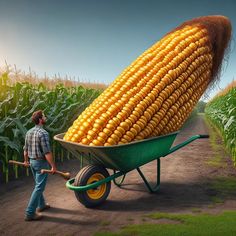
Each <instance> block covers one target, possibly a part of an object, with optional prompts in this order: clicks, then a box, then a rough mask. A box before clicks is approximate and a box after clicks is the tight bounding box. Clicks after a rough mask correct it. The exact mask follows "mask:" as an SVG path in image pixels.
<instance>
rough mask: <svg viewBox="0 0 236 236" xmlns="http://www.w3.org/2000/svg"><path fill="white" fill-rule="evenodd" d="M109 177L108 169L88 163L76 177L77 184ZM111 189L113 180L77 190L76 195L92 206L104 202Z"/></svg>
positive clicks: (83, 184)
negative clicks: (91, 187)
mask: <svg viewBox="0 0 236 236" xmlns="http://www.w3.org/2000/svg"><path fill="white" fill-rule="evenodd" d="M107 177H109V173H108V171H107V170H106V169H105V168H104V167H102V166H96V165H88V166H86V167H84V168H82V169H81V170H80V171H79V173H78V174H77V175H76V177H75V182H74V185H75V186H85V185H88V184H92V183H95V182H97V181H99V180H102V179H105V178H107ZM110 190H111V182H110V181H109V182H107V183H104V184H102V185H100V186H98V187H96V188H94V189H89V190H87V191H82V192H76V191H75V196H76V198H77V199H78V201H79V202H80V203H82V204H83V205H84V206H85V207H88V208H92V207H95V206H98V205H100V204H101V203H103V202H104V201H105V200H106V199H107V197H108V195H109V193H110Z"/></svg>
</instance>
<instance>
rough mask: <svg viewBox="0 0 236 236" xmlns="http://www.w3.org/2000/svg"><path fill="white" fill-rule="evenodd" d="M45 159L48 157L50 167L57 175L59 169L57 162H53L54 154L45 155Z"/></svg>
mask: <svg viewBox="0 0 236 236" xmlns="http://www.w3.org/2000/svg"><path fill="white" fill-rule="evenodd" d="M45 157H46V160H47V162H48V163H49V164H50V166H51V168H52V169H51V171H52V172H53V173H55V171H56V170H57V168H56V165H55V162H54V161H53V156H52V153H51V152H48V153H47V154H46V155H45Z"/></svg>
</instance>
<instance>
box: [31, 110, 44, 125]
mask: <svg viewBox="0 0 236 236" xmlns="http://www.w3.org/2000/svg"><path fill="white" fill-rule="evenodd" d="M42 118H43V111H42V110H38V111H35V112H34V113H33V115H32V121H33V122H34V123H35V124H36V125H38V124H39V119H42Z"/></svg>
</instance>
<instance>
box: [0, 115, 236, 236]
mask: <svg viewBox="0 0 236 236" xmlns="http://www.w3.org/2000/svg"><path fill="white" fill-rule="evenodd" d="M208 133H209V127H208V126H206V124H205V122H204V119H203V117H202V116H198V117H196V118H195V119H193V120H192V121H191V122H189V124H188V125H187V126H185V127H184V128H183V129H182V131H181V132H180V134H179V135H178V136H177V138H176V141H175V144H178V143H180V142H183V141H184V140H186V139H187V138H189V137H190V136H192V135H195V134H208ZM218 145H221V144H218ZM220 147H221V148H220V150H219V149H217V153H216V151H215V150H214V149H213V148H212V146H211V144H210V141H209V139H198V140H196V141H194V142H192V143H190V144H189V145H187V146H185V147H184V148H181V149H180V150H178V151H176V152H174V153H172V154H170V155H168V156H166V157H165V158H161V187H160V190H159V191H158V192H157V193H154V194H150V193H149V192H148V190H147V188H146V186H145V185H144V183H143V181H142V179H141V177H140V176H139V175H138V173H137V171H132V172H130V173H128V174H127V176H126V179H125V181H124V184H123V185H122V187H121V188H118V187H117V186H115V185H114V184H113V183H112V186H111V192H110V194H109V196H108V199H107V201H106V202H105V203H104V204H103V205H101V206H99V207H97V208H95V209H88V208H85V207H84V206H83V205H81V204H80V203H79V202H78V201H77V199H76V197H75V195H74V193H73V191H71V190H68V189H67V188H66V187H65V181H64V180H63V179H62V178H60V177H58V176H55V175H53V176H49V180H48V183H47V187H46V190H45V197H46V199H47V202H48V203H50V205H51V206H52V208H51V209H49V210H47V211H45V212H43V215H44V218H43V219H42V220H41V221H37V222H36V221H34V222H25V221H24V211H25V208H26V206H27V203H28V200H29V197H30V194H31V192H32V189H33V184H34V183H33V179H32V177H23V178H20V179H19V180H14V181H11V182H10V183H8V184H1V185H0V235H11V236H12V235H80V236H83V235H93V234H94V233H95V232H99V231H113V232H116V231H117V230H119V229H120V228H121V227H123V226H125V225H130V224H139V223H144V222H145V223H147V222H150V223H153V222H156V223H158V221H155V220H152V219H150V218H148V217H147V215H148V214H150V213H154V212H167V213H192V214H197V213H199V212H209V213H213V214H214V213H218V212H222V211H224V210H236V191H233V192H230V193H228V194H227V196H224V198H222V199H221V201H220V203H217V201H216V199H218V198H219V196H220V197H221V195H219V194H220V193H219V190H217V189H214V187H212V184H211V183H212V181H214V179H216V178H217V177H221V176H225V177H228V176H234V177H235V176H236V168H235V167H234V166H233V163H232V161H231V158H230V156H229V155H228V154H227V153H226V152H225V151H224V150H223V146H222V145H221V146H220ZM216 154H217V155H218V156H219V155H220V156H221V158H222V162H223V163H224V165H209V164H208V163H207V162H209V161H210V160H214V157H215V156H216ZM225 163H226V164H225ZM58 169H61V170H65V171H69V172H71V174H72V176H75V175H76V174H77V172H78V170H79V160H69V161H65V162H64V163H63V164H58ZM141 170H142V171H143V173H144V174H145V175H146V176H147V178H148V180H149V181H150V183H152V184H155V181H156V161H154V162H151V163H148V164H146V165H144V166H143V167H141ZM214 199H215V200H214ZM170 222H171V221H170V220H163V219H162V220H159V223H170ZM173 223H176V222H173Z"/></svg>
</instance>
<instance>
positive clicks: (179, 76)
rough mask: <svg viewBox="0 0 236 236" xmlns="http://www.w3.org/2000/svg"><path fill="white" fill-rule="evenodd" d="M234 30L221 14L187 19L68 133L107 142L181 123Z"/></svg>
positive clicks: (79, 139)
mask: <svg viewBox="0 0 236 236" xmlns="http://www.w3.org/2000/svg"><path fill="white" fill-rule="evenodd" d="M230 35H231V25H230V22H229V20H228V19H227V18H226V17H223V16H208V17H201V18H196V19H194V20H192V21H188V22H185V23H184V24H183V25H181V26H180V27H178V28H176V29H175V30H173V31H171V32H170V33H168V34H167V35H166V36H165V37H163V38H162V39H161V40H160V41H158V42H157V43H155V44H154V45H153V46H152V47H151V48H149V49H148V50H147V51H145V52H144V53H143V54H142V55H141V56H139V57H138V58H137V59H136V60H135V61H134V62H133V63H132V64H131V65H130V66H129V67H127V68H126V69H125V70H124V71H123V72H122V73H121V74H120V75H119V76H118V77H117V78H116V80H115V81H114V82H113V83H112V84H111V85H110V86H109V87H108V88H107V89H106V90H105V91H104V92H103V93H102V94H101V95H100V96H99V97H98V98H97V99H96V100H94V102H93V103H92V104H91V105H90V106H89V107H87V108H86V109H85V111H84V112H83V113H82V114H81V115H80V116H79V117H78V118H77V119H76V120H75V121H74V123H73V125H72V126H71V127H70V128H69V130H68V131H67V133H66V134H65V136H64V139H65V140H67V141H72V142H79V143H82V144H85V145H96V146H108V145H116V144H124V143H128V142H131V141H134V140H141V139H145V138H147V137H152V136H158V135H163V134H167V133H170V132H173V131H176V130H178V129H180V127H181V126H182V125H183V123H184V122H185V120H186V119H187V118H188V116H189V114H190V113H191V111H192V109H193V108H194V106H195V104H196V103H197V101H198V100H199V99H200V97H201V96H202V94H203V92H204V91H205V90H206V88H207V87H208V85H209V84H210V83H211V82H212V81H213V80H214V79H215V77H216V75H217V72H218V70H219V68H220V65H221V61H222V59H223V56H224V51H225V48H226V47H227V45H228V42H229V39H230Z"/></svg>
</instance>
